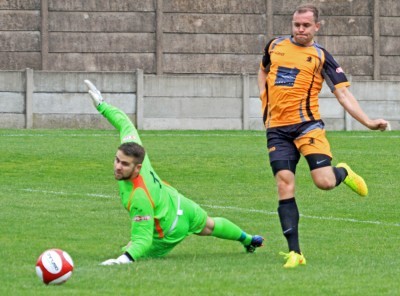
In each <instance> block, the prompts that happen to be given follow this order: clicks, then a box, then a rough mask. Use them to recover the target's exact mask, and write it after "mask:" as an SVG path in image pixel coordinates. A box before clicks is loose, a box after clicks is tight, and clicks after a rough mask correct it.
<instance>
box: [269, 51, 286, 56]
mask: <svg viewBox="0 0 400 296" xmlns="http://www.w3.org/2000/svg"><path fill="white" fill-rule="evenodd" d="M272 53H274V54H277V55H280V56H284V55H285V53H284V52H280V51H275V50H274V51H273V52H272Z"/></svg>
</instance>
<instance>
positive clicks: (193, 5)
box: [163, 0, 266, 14]
mask: <svg viewBox="0 0 400 296" xmlns="http://www.w3.org/2000/svg"><path fill="white" fill-rule="evenodd" d="M163 9H164V12H180V13H185V12H192V13H193V12H197V13H247V14H249V13H261V14H262V13H265V12H266V5H265V0H253V1H232V0H213V1H187V0H169V1H164V5H163Z"/></svg>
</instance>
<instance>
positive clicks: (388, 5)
mask: <svg viewBox="0 0 400 296" xmlns="http://www.w3.org/2000/svg"><path fill="white" fill-rule="evenodd" d="M379 11H380V15H385V16H400V1H399V0H380V2H379Z"/></svg>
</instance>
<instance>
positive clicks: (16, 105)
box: [0, 92, 25, 113]
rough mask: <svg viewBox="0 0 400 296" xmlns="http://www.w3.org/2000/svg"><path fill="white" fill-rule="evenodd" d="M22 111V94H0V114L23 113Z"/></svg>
mask: <svg viewBox="0 0 400 296" xmlns="http://www.w3.org/2000/svg"><path fill="white" fill-rule="evenodd" d="M24 111H25V94H24V93H16V92H0V113H23V112H24Z"/></svg>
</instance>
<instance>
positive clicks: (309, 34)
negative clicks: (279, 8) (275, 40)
mask: <svg viewBox="0 0 400 296" xmlns="http://www.w3.org/2000/svg"><path fill="white" fill-rule="evenodd" d="M318 17H319V12H318V9H317V7H315V6H314V5H312V4H303V5H300V6H298V7H297V8H296V10H295V11H294V13H293V20H292V34H293V39H294V41H295V42H296V43H298V44H301V45H304V46H310V45H311V44H313V39H314V35H315V33H316V32H317V31H318V30H319V28H320V25H321V24H320V22H319V21H318Z"/></svg>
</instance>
